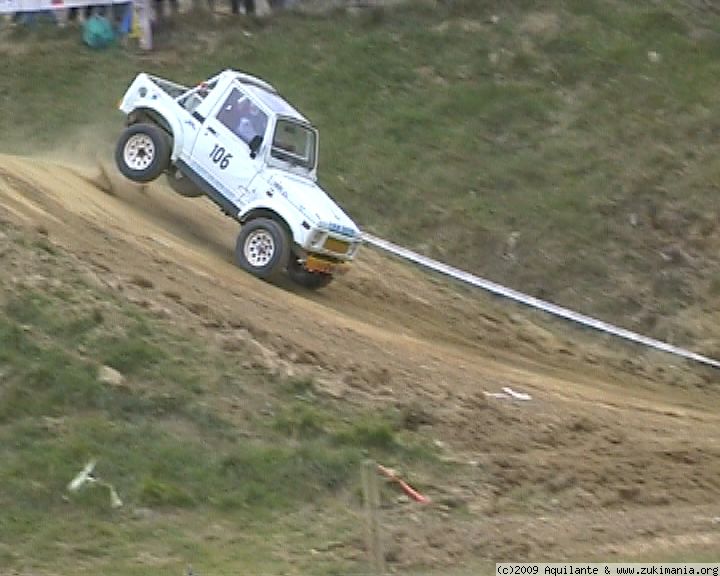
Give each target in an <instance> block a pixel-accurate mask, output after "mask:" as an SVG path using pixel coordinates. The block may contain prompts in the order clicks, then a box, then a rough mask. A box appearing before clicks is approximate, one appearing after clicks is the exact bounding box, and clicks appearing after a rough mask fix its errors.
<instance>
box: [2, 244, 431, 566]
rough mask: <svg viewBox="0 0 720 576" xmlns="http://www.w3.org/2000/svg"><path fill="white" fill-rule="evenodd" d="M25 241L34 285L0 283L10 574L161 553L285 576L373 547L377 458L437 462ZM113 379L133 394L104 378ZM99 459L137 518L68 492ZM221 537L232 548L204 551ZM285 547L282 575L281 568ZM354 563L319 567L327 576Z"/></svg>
mask: <svg viewBox="0 0 720 576" xmlns="http://www.w3.org/2000/svg"><path fill="white" fill-rule="evenodd" d="M6 242H7V240H6ZM13 242H15V246H16V248H15V249H16V250H17V253H16V254H15V256H14V257H13V259H14V261H22V262H24V263H25V264H24V266H25V267H27V268H26V275H27V279H21V280H20V283H19V284H16V285H15V286H14V287H13V286H11V285H10V284H9V283H8V282H7V279H6V280H5V281H4V282H3V283H2V284H0V285H1V286H2V290H0V295H1V296H2V299H0V303H1V307H0V461H2V466H0V485H2V486H3V489H2V490H1V491H0V507H2V509H3V514H2V517H0V542H1V543H2V544H0V558H2V563H3V566H4V567H6V568H9V569H19V570H21V571H23V570H33V569H38V570H51V571H54V572H57V573H69V572H70V567H72V568H73V570H72V572H73V573H85V572H86V571H87V573H90V572H93V573H97V571H98V570H99V571H100V572H102V573H104V574H128V573H133V572H129V571H131V570H133V569H137V567H138V565H142V562H138V560H137V558H138V557H139V556H142V555H143V554H145V555H150V556H154V555H157V554H162V555H164V556H163V558H164V559H162V561H159V565H161V566H167V567H168V568H171V569H172V570H174V571H175V572H177V573H181V572H180V571H181V570H182V569H183V566H184V565H185V564H186V563H195V564H198V565H203V566H207V567H215V568H217V569H219V570H220V572H217V573H220V574H222V573H228V570H230V571H232V570H234V569H236V568H237V567H238V566H241V565H242V566H243V568H244V569H250V568H252V569H253V570H258V571H261V572H262V571H266V572H268V573H270V572H272V573H275V570H277V569H278V568H279V567H285V568H287V567H288V566H289V565H290V564H289V563H298V562H299V563H300V564H301V565H304V563H305V562H307V561H309V559H308V558H307V548H309V547H312V546H317V545H321V544H322V543H323V541H324V540H331V541H337V539H338V538H341V539H345V540H353V539H357V538H360V539H361V538H362V525H359V526H358V525H357V522H356V521H355V520H354V514H356V513H358V512H357V510H360V509H361V501H360V500H359V498H358V496H357V495H358V490H359V479H360V463H361V461H362V460H363V459H364V458H366V457H368V456H371V457H376V458H378V459H381V460H383V461H386V462H387V461H389V462H395V463H402V462H411V461H412V462H413V463H414V464H413V465H414V466H415V467H416V468H417V467H418V463H424V464H425V465H433V463H434V462H435V457H434V455H433V452H432V451H431V450H429V449H428V448H425V447H424V443H425V441H424V440H422V438H421V437H420V436H418V435H417V434H414V433H412V432H409V431H407V430H404V429H403V427H402V420H401V419H400V418H398V417H397V415H394V414H393V413H392V412H388V413H387V414H384V415H383V414H372V415H370V414H368V413H365V412H363V411H359V410H358V409H354V408H351V407H347V406H344V405H343V404H342V403H338V402H334V401H331V400H330V399H328V398H327V397H325V396H323V394H322V393H321V392H319V391H318V390H317V386H316V384H315V382H314V381H313V379H312V378H311V377H303V378H299V379H289V380H288V379H283V378H279V377H277V376H273V375H271V374H270V373H267V372H265V371H264V370H256V369H255V370H250V369H247V368H243V367H242V364H241V363H242V361H243V359H244V358H246V357H247V356H246V355H243V354H242V353H238V354H232V355H228V354H226V353H223V350H222V348H221V347H220V346H219V345H217V344H213V343H212V342H208V341H207V339H202V338H201V337H200V336H199V335H197V334H194V335H193V334H189V333H188V329H185V328H183V327H182V325H178V324H167V323H165V322H164V321H163V320H161V319H158V318H156V317H154V316H153V315H152V314H151V313H150V312H148V311H147V310H145V309H143V308H140V307H138V306H135V305H132V304H129V303H127V302H126V301H125V300H123V299H121V298H120V297H116V296H115V295H113V294H112V293H109V292H107V291H105V290H102V289H99V288H97V287H93V286H91V285H90V284H88V283H87V281H86V280H85V279H84V277H83V276H82V274H81V273H80V272H78V271H77V269H76V268H74V266H73V265H71V263H70V261H69V259H68V258H67V257H66V256H65V255H64V254H63V253H62V251H61V250H59V249H57V248H54V249H53V255H52V256H51V257H49V258H48V256H47V254H48V252H47V251H46V250H45V249H43V248H42V247H39V246H38V243H37V242H27V241H24V240H23V239H22V238H21V237H20V236H17V235H16V237H15V238H14V240H13ZM6 262H7V260H6ZM31 272H32V273H31ZM38 278H45V279H50V278H52V279H53V281H49V280H47V281H46V282H41V283H40V284H32V282H33V281H35V282H37V281H38V280H37V279H38ZM103 365H107V366H110V367H112V368H114V369H117V370H119V371H120V372H121V374H122V375H123V376H124V380H123V381H122V382H115V383H107V382H104V381H102V379H101V378H100V377H99V369H100V367H101V366H103ZM228 398H239V400H238V402H240V403H241V406H240V407H238V408H234V409H231V408H228V401H227V399H228ZM93 458H97V460H98V465H97V474H98V476H99V477H100V478H101V479H103V480H105V481H108V482H111V483H112V484H113V486H115V488H116V490H117V492H118V493H119V495H120V497H121V498H122V500H123V501H124V503H125V505H124V506H123V507H122V508H120V509H117V510H113V509H111V507H110V502H109V498H108V493H107V492H106V490H104V489H101V488H98V487H94V488H90V489H86V490H82V491H80V492H78V493H72V494H71V493H69V492H68V491H67V489H66V486H67V484H68V482H69V481H70V480H71V479H72V478H73V476H74V475H75V474H76V473H78V472H79V471H80V469H81V468H82V467H83V466H84V464H85V463H86V462H87V461H89V460H90V459H93ZM343 502H344V504H339V503H343ZM336 508H339V509H336ZM330 510H331V512H330ZM353 510H355V512H354V511H353ZM300 511H302V512H300ZM48 514H49V515H50V516H51V517H53V518H54V520H53V521H48ZM208 518H212V521H210V520H208ZM306 524H316V526H314V527H312V526H311V527H307V528H306V527H305V525H306ZM218 525H222V526H227V528H224V529H223V530H222V532H223V534H222V535H215V536H212V535H209V536H208V537H207V541H205V540H203V541H202V542H198V541H197V538H198V534H205V533H206V532H207V531H208V530H210V531H212V530H213V526H215V527H217V526H218ZM303 530H306V534H305V536H303V538H298V537H295V536H293V534H295V533H298V532H299V533H301V534H302V533H303ZM333 531H335V532H336V533H334V534H333V533H332V532H333ZM268 535H271V538H270V539H268ZM280 538H282V539H286V540H287V542H289V543H288V544H287V546H286V545H283V546H281V548H286V547H289V548H288V550H289V553H288V556H287V557H286V558H285V560H281V559H278V558H276V557H273V554H274V553H275V551H276V550H277V543H276V542H275V540H277V539H280ZM273 539H275V540H273ZM293 539H295V540H297V541H296V542H295V544H294V545H293V544H292V542H293ZM235 540H237V542H236V541H235ZM343 541H344V540H343ZM228 546H230V549H227V547H228ZM293 546H295V548H294V549H293ZM126 554H130V556H125V555H126ZM255 555H258V557H255ZM266 562H267V564H265V563H266ZM76 563H77V564H78V565H79V566H80V568H78V567H77V566H75V564H76ZM352 566H353V562H352V561H350V560H342V559H338V558H334V559H333V560H318V559H314V560H313V573H316V572H318V570H319V571H320V573H325V572H328V571H330V572H332V571H333V570H334V569H336V568H337V569H342V570H343V571H345V572H346V571H347V570H349V569H350V568H351V567H352ZM233 567H234V568H233ZM175 572H173V573H175ZM138 573H143V572H138Z"/></svg>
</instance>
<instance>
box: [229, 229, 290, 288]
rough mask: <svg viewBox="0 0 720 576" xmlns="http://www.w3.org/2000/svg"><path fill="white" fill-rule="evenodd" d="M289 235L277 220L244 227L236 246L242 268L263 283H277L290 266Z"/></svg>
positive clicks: (236, 257)
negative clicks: (265, 281)
mask: <svg viewBox="0 0 720 576" xmlns="http://www.w3.org/2000/svg"><path fill="white" fill-rule="evenodd" d="M289 254H290V248H289V241H288V235H287V233H286V232H285V229H284V228H283V227H282V225H280V224H279V223H277V222H276V221H275V220H271V219H269V218H256V219H255V220H251V221H250V222H247V223H246V224H244V225H243V227H242V228H241V230H240V234H239V235H238V239H237V244H236V245H235V260H236V261H237V263H238V265H239V266H240V268H242V269H243V270H246V271H247V272H250V274H252V275H253V276H257V277H258V278H262V279H263V280H276V279H277V278H278V277H279V276H280V275H281V274H282V273H283V271H284V269H285V267H286V266H287V262H288V256H289Z"/></svg>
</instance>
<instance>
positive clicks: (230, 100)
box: [192, 86, 268, 207]
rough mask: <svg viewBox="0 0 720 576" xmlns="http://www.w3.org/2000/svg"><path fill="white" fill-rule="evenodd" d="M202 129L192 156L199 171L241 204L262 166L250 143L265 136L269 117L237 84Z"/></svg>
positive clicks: (221, 99)
mask: <svg viewBox="0 0 720 576" xmlns="http://www.w3.org/2000/svg"><path fill="white" fill-rule="evenodd" d="M218 102H219V104H218V105H217V106H216V107H215V108H214V109H213V110H212V111H211V112H210V114H208V116H207V118H206V119H205V122H204V123H203V125H202V128H201V129H200V131H199V133H198V136H197V139H196V140H195V145H194V146H193V151H192V159H193V165H194V166H193V167H194V169H195V170H196V172H197V173H198V174H199V175H200V176H202V177H203V178H204V179H205V180H207V181H208V182H209V183H210V184H211V185H212V186H213V187H214V188H215V189H216V190H217V191H218V192H220V193H221V194H222V195H223V196H225V197H226V198H227V199H228V200H230V201H231V202H232V203H233V204H235V205H236V206H238V207H241V206H242V204H243V203H244V201H243V196H245V194H246V192H247V188H248V186H249V185H250V182H251V181H252V179H253V178H254V177H255V175H256V174H257V173H258V171H259V170H260V168H261V167H262V157H261V156H260V155H258V156H257V157H255V158H253V157H252V156H251V154H250V142H251V141H252V139H253V137H254V136H260V137H262V138H264V137H265V132H266V130H267V125H268V116H267V114H265V112H264V111H263V110H262V109H261V108H260V107H259V106H258V105H257V104H256V103H255V102H254V101H253V100H251V99H250V98H249V97H248V95H247V94H245V93H244V92H243V91H242V90H240V89H239V88H238V87H236V86H232V87H230V88H229V89H228V91H227V93H226V95H225V96H223V97H221V98H220V99H219V100H218Z"/></svg>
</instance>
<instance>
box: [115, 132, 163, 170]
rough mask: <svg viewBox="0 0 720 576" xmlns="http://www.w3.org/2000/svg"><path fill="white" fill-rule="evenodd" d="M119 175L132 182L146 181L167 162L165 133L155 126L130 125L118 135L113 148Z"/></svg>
mask: <svg viewBox="0 0 720 576" xmlns="http://www.w3.org/2000/svg"><path fill="white" fill-rule="evenodd" d="M115 163H116V164H117V167H118V170H120V173H121V174H122V175H123V176H125V178H128V179H129V180H132V181H133V182H150V181H151V180H155V179H156V178H157V177H158V176H160V174H162V173H163V172H164V171H165V170H166V169H167V167H168V164H169V163H170V142H169V138H168V135H167V133H166V132H165V131H164V130H163V129H162V128H160V127H159V126H156V125H155V124H142V123H140V124H133V125H132V126H128V127H127V128H126V129H125V131H124V132H123V133H122V134H121V135H120V139H119V140H118V143H117V146H116V147H115Z"/></svg>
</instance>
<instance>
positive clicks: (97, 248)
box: [0, 156, 720, 559]
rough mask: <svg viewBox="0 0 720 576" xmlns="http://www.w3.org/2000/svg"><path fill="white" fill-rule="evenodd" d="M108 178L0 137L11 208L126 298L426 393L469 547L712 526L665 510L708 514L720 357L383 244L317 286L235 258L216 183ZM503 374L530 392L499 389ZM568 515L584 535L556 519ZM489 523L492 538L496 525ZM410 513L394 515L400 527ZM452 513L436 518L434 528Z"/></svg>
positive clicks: (13, 216) (343, 372)
mask: <svg viewBox="0 0 720 576" xmlns="http://www.w3.org/2000/svg"><path fill="white" fill-rule="evenodd" d="M104 179H105V180H106V181H105V182H103V181H100V180H98V179H97V177H96V175H93V174H91V173H88V172H87V171H85V170H83V169H79V168H69V167H67V166H63V165H58V164H52V163H49V162H44V161H39V160H28V159H24V158H18V157H11V156H0V214H2V215H3V218H7V219H8V220H9V221H12V222H14V223H16V224H18V225H20V226H24V227H26V228H32V227H36V228H37V227H42V229H43V230H45V231H47V233H48V235H49V237H50V239H51V240H52V241H53V242H55V243H57V244H58V245H60V246H62V247H63V248H64V249H66V250H67V251H68V252H70V253H72V254H75V255H76V256H77V257H78V258H80V259H81V260H83V261H84V262H87V263H89V264H91V265H92V266H93V267H94V269H95V270H96V271H97V273H98V275H101V276H103V277H105V278H109V279H110V280H108V282H110V283H111V284H113V285H117V286H118V287H124V290H125V293H126V295H128V297H131V296H132V297H134V298H136V299H137V298H139V299H142V300H143V301H145V302H147V303H148V305H150V306H159V307H165V308H168V307H171V306H175V307H177V308H182V310H183V311H184V312H183V313H182V314H180V313H178V314H174V313H173V321H176V322H185V323H188V325H190V326H192V327H193V328H194V329H197V330H203V331H206V332H207V333H208V335H209V337H212V336H213V334H215V335H216V336H218V337H230V336H232V333H233V331H234V330H246V331H248V332H249V333H250V334H251V335H252V338H253V339H254V340H255V341H256V345H257V346H256V347H257V349H258V351H259V352H258V353H259V355H260V356H262V357H263V361H264V362H266V363H270V364H273V363H274V364H275V365H276V366H277V367H278V369H281V370H285V371H287V372H291V373H292V372H297V371H301V372H310V373H312V374H313V375H314V376H315V377H316V378H317V380H318V382H320V384H321V385H322V387H323V389H324V390H325V391H326V392H327V393H329V394H332V395H334V396H336V397H341V398H343V399H345V400H347V401H348V402H355V403H362V404H367V405H370V406H378V407H381V406H387V405H394V406H398V407H412V408H413V409H416V410H419V411H422V412H423V413H424V415H422V417H423V418H424V419H426V420H427V421H428V422H429V423H430V432H429V433H430V434H432V435H433V436H434V437H436V438H437V439H438V440H440V441H441V442H442V445H443V446H444V447H445V448H444V450H446V457H447V459H449V460H452V461H456V462H462V463H464V465H466V466H467V470H466V472H465V476H466V477H465V478H464V479H463V482H461V483H460V484H462V486H460V487H458V486H455V487H453V484H454V483H453V482H452V481H448V482H445V483H441V482H438V481H437V479H424V480H425V481H426V484H428V485H431V486H434V489H435V491H436V493H440V494H443V493H446V496H447V497H448V498H450V497H452V498H454V497H460V498H461V499H462V500H463V501H464V502H466V503H467V505H468V509H469V510H472V511H474V512H476V513H477V517H476V518H474V519H470V520H468V521H467V526H466V527H464V528H463V529H462V531H465V532H467V534H468V538H470V537H473V538H475V537H477V538H478V539H479V540H478V543H477V544H476V545H473V546H470V545H469V544H468V546H469V547H468V548H467V550H468V551H469V552H468V553H472V554H480V555H486V557H493V555H495V557H496V558H497V555H498V554H501V555H502V554H503V553H504V552H507V553H508V554H509V553H511V552H512V553H516V552H517V553H520V554H521V555H522V554H525V557H527V555H528V554H530V553H531V552H533V551H535V552H538V551H540V552H542V553H543V554H548V555H551V554H552V553H553V552H555V553H558V551H562V552H563V553H565V552H567V551H568V550H578V551H586V550H587V549H588V547H587V546H586V545H585V541H584V540H583V538H590V537H591V536H592V535H594V534H596V535H597V538H598V542H599V543H604V544H605V545H606V549H609V548H608V547H612V546H613V545H615V544H614V543H617V542H622V541H624V540H626V539H627V540H628V541H631V540H633V539H636V540H637V541H638V542H643V544H642V546H644V547H646V546H653V542H655V541H657V542H663V538H664V537H667V538H672V539H673V541H674V542H680V543H682V545H683V547H684V548H685V549H691V548H692V542H688V541H686V540H683V534H685V535H692V534H701V533H702V534H704V531H703V530H704V525H703V526H700V527H699V526H698V524H697V522H696V521H695V520H693V519H692V517H689V518H688V520H687V522H683V521H682V520H680V519H676V521H675V523H674V524H673V525H672V527H671V528H670V527H668V526H667V525H666V524H665V523H664V521H662V520H661V517H664V516H663V514H669V515H675V512H674V510H680V508H679V507H682V510H688V509H690V510H691V511H693V514H695V515H697V514H699V513H700V511H701V510H705V509H707V507H708V506H713V505H715V502H717V501H718V496H720V480H718V479H720V467H719V466H720V464H719V463H720V444H718V430H719V429H720V428H719V427H718V425H719V424H720V417H718V415H717V414H718V410H717V408H718V407H719V406H720V395H719V394H718V392H717V391H716V390H715V388H714V387H713V386H712V384H714V383H716V382H717V381H716V380H713V378H714V377H715V376H716V375H713V374H712V373H705V372H702V371H700V372H698V371H692V370H690V369H689V368H688V367H686V366H677V367H675V368H670V367H668V364H667V357H663V356H656V355H652V354H648V355H642V356H639V355H638V353H637V350H636V349H633V348H623V347H618V346H614V345H608V344H607V343H605V342H603V341H602V340H601V339H593V338H592V337H591V336H589V335H587V334H585V333H583V332H582V331H569V330H567V328H566V327H565V326H564V325H562V324H559V323H553V322H549V321H547V320H546V319H544V318H541V317H540V316H538V315H533V314H522V313H519V312H517V311H516V310H515V309H513V308H511V307H506V306H501V305H498V303H497V301H495V300H493V299H492V298H490V297H487V296H484V295H479V294H477V293H475V292H471V291H469V290H467V289H464V288H462V287H459V286H457V285H453V284H452V283H449V282H447V281H446V280H440V279H438V278H437V277H434V276H428V275H426V274H424V273H422V272H420V271H419V270H416V269H413V268H411V267H408V266H406V265H404V264H401V263H399V262H397V261H395V260H392V259H389V258H386V257H384V256H382V255H379V254H377V253H375V252H373V251H372V250H364V251H363V252H362V253H361V256H360V258H359V260H358V261H357V262H356V264H355V265H354V266H353V269H352V270H351V272H350V273H349V274H348V275H347V276H346V277H342V278H340V279H338V281H337V282H335V283H333V285H331V286H330V287H329V288H328V289H327V290H324V291H322V292H320V293H306V292H299V291H297V290H296V289H295V288H293V287H292V286H290V285H282V286H272V285H269V284H267V283H264V282H261V281H259V280H256V279H255V278H252V277H251V276H249V275H247V274H245V273H243V272H241V271H240V270H239V269H238V268H237V267H235V266H234V264H233V262H232V258H233V255H232V248H233V245H234V240H235V235H236V234H237V225H236V224H235V223H234V222H233V221H231V220H230V219H228V218H225V217H223V216H221V215H220V214H219V212H218V211H217V210H216V209H215V208H214V206H213V205H211V204H210V203H209V202H207V201H205V200H203V199H193V200H188V199H183V198H179V197H177V196H174V195H173V194H172V193H171V192H170V191H168V190H167V189H165V188H164V187H162V186H159V185H153V186H150V187H146V188H138V187H134V186H131V185H128V184H126V183H124V182H123V181H120V180H115V177H114V176H113V175H112V174H110V175H107V174H106V175H105V176H104ZM108 179H109V180H110V182H108V181H107V180H108ZM101 180H102V179H101ZM98 184H99V185H100V187H98ZM101 188H103V189H106V190H110V191H111V193H108V192H103V191H102V190H101ZM174 309H175V308H173V310H174ZM667 382H674V383H675V384H674V385H672V386H671V385H668V383H667ZM502 386H511V387H513V388H516V389H520V390H523V391H528V392H530V393H531V394H532V395H533V400H532V401H531V402H528V403H511V402H503V401H496V400H494V399H488V398H487V397H486V396H485V393H484V392H485V391H497V390H499V389H500V388H501V387H502ZM689 479H691V480H689ZM658 510H661V511H662V512H663V514H659V513H658ZM432 513H433V512H427V514H432ZM627 514H629V515H631V516H632V518H633V519H634V521H633V522H626V523H624V524H623V523H617V525H618V526H619V527H617V528H613V524H612V522H611V521H610V520H608V519H607V518H608V517H611V518H613V519H615V518H616V516H617V517H624V516H623V515H627ZM703 514H705V513H704V512H703ZM538 515H540V516H542V517H543V518H545V517H546V520H543V521H539V520H538V519H537V518H538ZM618 515H619V516H618ZM690 516H692V514H691V515H690ZM488 518H489V520H488ZM518 518H521V519H523V520H522V521H524V522H525V524H526V525H527V526H537V527H538V530H542V531H548V530H549V532H551V533H552V538H550V537H545V536H538V535H535V536H533V537H532V538H531V541H532V542H534V544H533V545H532V546H530V547H529V548H527V549H526V548H523V545H522V539H523V538H526V537H527V534H526V532H527V531H520V532H518V533H517V534H516V535H515V536H512V535H511V534H509V533H508V532H507V530H506V529H507V528H509V527H511V526H514V525H515V524H516V523H517V522H518V520H517V519H518ZM573 519H575V520H573ZM571 521H577V522H578V523H579V524H578V525H579V526H580V525H581V524H582V526H584V528H583V529H582V530H581V531H580V532H579V533H578V534H584V535H585V536H581V537H579V536H574V535H572V534H571V533H567V534H565V535H563V534H562V533H561V532H558V530H562V529H563V527H564V528H565V529H567V526H568V525H569V523H570V522H571ZM488 522H489V524H491V525H492V526H493V527H494V528H493V529H494V530H495V529H496V530H497V531H498V534H497V536H496V537H488V536H487V534H485V535H484V536H483V534H484V533H483V534H481V531H482V530H483V529H484V528H483V527H486V523H488ZM401 523H402V522H401V520H400V519H398V521H397V525H396V526H395V527H394V528H393V527H392V526H391V531H394V532H396V533H397V537H398V539H402V535H401V534H400V532H401V528H400V525H401ZM440 525H442V522H441V523H440ZM593 526H600V527H602V530H599V531H598V532H593ZM446 528H447V526H446ZM437 530H438V524H432V523H431V524H429V525H428V527H427V535H426V536H427V538H428V539H432V538H436V539H437V538H440V536H439V533H438V532H437ZM583 530H584V531H583ZM421 532H422V530H421ZM456 532H457V530H456ZM521 532H522V533H521ZM448 533H450V532H448ZM648 535H652V538H649V537H648ZM456 537H457V534H456ZM593 537H594V536H593ZM686 538H688V539H690V540H692V537H691V536H686ZM703 538H704V539H706V537H705V536H703ZM421 540H422V538H421ZM440 540H443V539H442V538H440ZM703 541H704V540H703ZM701 544H702V543H701V542H699V541H698V545H701ZM447 545H448V547H450V548H452V546H450V543H449V542H448V543H447ZM638 546H640V545H638ZM448 549H449V548H448ZM642 549H643V551H644V550H645V548H642ZM658 549H661V546H660V545H659V544H658ZM523 550H524V552H523ZM458 553H459V552H458ZM546 557H547V556H546ZM514 559H517V557H515V558H514Z"/></svg>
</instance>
